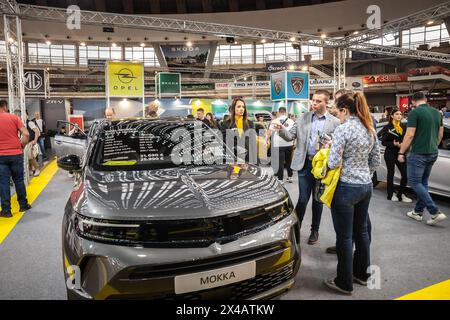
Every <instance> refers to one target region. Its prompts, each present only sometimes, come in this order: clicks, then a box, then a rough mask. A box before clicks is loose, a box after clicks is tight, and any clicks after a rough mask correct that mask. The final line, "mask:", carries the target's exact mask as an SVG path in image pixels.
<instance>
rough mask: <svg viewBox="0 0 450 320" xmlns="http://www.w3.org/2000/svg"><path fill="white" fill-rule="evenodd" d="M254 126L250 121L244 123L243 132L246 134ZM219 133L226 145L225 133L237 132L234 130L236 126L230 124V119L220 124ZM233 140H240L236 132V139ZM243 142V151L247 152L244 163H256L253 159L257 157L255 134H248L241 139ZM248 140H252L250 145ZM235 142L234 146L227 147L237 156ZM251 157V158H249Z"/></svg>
mask: <svg viewBox="0 0 450 320" xmlns="http://www.w3.org/2000/svg"><path fill="white" fill-rule="evenodd" d="M254 128H255V125H254V124H253V122H252V121H250V120H248V121H247V123H246V122H244V132H246V131H247V130H249V129H254ZM219 129H220V131H221V133H222V138H223V142H224V143H225V144H226V143H227V135H226V132H227V130H237V128H236V124H235V123H232V122H231V119H229V120H227V121H224V122H222V123H221V124H220V128H219ZM235 139H242V138H239V135H238V134H237V132H236V138H235ZM243 139H245V140H244V144H245V149H246V150H247V155H246V161H250V162H252V163H256V161H257V159H255V158H254V157H257V145H256V143H257V141H256V132H254V134H252V133H251V134H250V135H249V136H248V137H245V136H244V137H243ZM250 139H252V140H253V141H252V143H250ZM236 145H237V144H236V140H235V145H234V146H233V147H232V146H229V147H231V148H232V150H234V154H235V155H238V154H239V152H238V151H237V149H236ZM250 155H252V156H250Z"/></svg>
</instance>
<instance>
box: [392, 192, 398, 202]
mask: <svg viewBox="0 0 450 320" xmlns="http://www.w3.org/2000/svg"><path fill="white" fill-rule="evenodd" d="M391 201H392V202H398V201H399V200H398V198H397V196H396V195H395V194H394V195H393V196H392V198H391Z"/></svg>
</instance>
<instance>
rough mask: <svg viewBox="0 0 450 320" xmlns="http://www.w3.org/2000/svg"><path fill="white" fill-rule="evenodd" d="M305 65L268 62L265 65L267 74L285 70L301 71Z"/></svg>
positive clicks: (294, 62) (295, 62) (298, 62)
mask: <svg viewBox="0 0 450 320" xmlns="http://www.w3.org/2000/svg"><path fill="white" fill-rule="evenodd" d="M304 65H305V63H304V62H303V63H302V62H300V61H290V62H270V63H266V71H267V72H280V71H287V70H301V69H302V67H303V66H304Z"/></svg>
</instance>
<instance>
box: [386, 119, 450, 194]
mask: <svg viewBox="0 0 450 320" xmlns="http://www.w3.org/2000/svg"><path fill="white" fill-rule="evenodd" d="M386 124H387V122H386V123H379V124H378V125H377V132H378V136H379V138H381V136H380V133H381V130H382V129H383V127H384V125H386ZM384 149H385V147H383V146H382V147H381V154H382V157H383V160H382V161H381V166H380V167H379V168H378V170H377V180H378V181H383V182H385V181H386V176H387V169H386V162H385V161H384ZM400 178H401V177H400V172H399V171H398V170H396V171H395V175H394V183H395V184H400ZM428 184H429V186H428V187H429V190H430V192H431V193H434V194H438V195H441V196H445V197H450V119H444V137H443V139H442V142H441V144H440V145H439V157H438V159H437V161H436V163H435V164H434V166H433V170H432V171H431V176H430V180H429V182H428Z"/></svg>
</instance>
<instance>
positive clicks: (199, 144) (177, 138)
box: [94, 120, 234, 171]
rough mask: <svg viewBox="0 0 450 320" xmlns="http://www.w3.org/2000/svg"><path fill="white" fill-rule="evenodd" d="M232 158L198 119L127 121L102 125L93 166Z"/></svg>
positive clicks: (149, 166) (133, 166)
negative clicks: (184, 120) (182, 120)
mask: <svg viewBox="0 0 450 320" xmlns="http://www.w3.org/2000/svg"><path fill="white" fill-rule="evenodd" d="M233 161H234V158H233V157H232V156H231V155H229V154H227V153H226V152H225V149H224V147H223V144H222V141H221V139H220V137H219V136H217V135H216V134H215V132H214V131H213V130H211V129H209V128H208V127H207V126H205V125H204V124H203V123H202V122H200V121H193V122H187V123H182V122H162V121H148V120H130V121H120V122H113V123H105V124H104V125H103V129H102V130H101V133H100V137H99V140H98V142H97V146H96V151H95V158H94V168H95V169H96V170H102V171H112V170H117V169H119V170H154V169H163V168H172V167H179V166H204V165H211V164H222V163H229V162H233Z"/></svg>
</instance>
